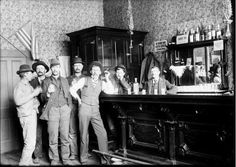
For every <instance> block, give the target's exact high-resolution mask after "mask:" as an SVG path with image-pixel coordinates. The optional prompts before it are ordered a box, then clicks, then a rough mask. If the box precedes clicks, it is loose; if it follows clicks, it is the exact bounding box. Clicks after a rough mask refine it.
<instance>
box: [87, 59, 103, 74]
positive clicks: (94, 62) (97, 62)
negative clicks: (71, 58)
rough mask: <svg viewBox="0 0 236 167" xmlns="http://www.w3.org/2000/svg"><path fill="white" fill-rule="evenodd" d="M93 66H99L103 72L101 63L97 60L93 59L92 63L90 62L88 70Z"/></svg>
mask: <svg viewBox="0 0 236 167" xmlns="http://www.w3.org/2000/svg"><path fill="white" fill-rule="evenodd" d="M93 66H98V67H99V68H100V70H101V72H103V67H102V64H101V63H100V62H99V61H93V62H92V63H90V65H89V72H90V71H91V69H92V67H93Z"/></svg>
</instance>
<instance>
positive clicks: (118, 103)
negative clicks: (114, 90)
mask: <svg viewBox="0 0 236 167" xmlns="http://www.w3.org/2000/svg"><path fill="white" fill-rule="evenodd" d="M100 104H101V113H102V115H103V117H104V122H105V126H107V131H108V134H110V135H111V134H112V135H114V136H115V142H116V143H117V146H118V147H117V149H116V153H117V154H119V155H122V156H126V157H129V158H134V159H139V160H143V161H146V162H150V163H152V164H176V165H178V164H200V165H202V164H203V165H208V164H211V165H212V164H213V165H214V164H215V165H219V164H221V165H227V166H228V165H230V166H233V164H234V123H235V122H234V121H235V119H234V118H235V117H234V96H230V95H222V94H212V95H187V94H182V95H107V94H102V95H101V97H100ZM107 118H109V120H110V121H106V120H108V119H107ZM107 122H108V123H107Z"/></svg>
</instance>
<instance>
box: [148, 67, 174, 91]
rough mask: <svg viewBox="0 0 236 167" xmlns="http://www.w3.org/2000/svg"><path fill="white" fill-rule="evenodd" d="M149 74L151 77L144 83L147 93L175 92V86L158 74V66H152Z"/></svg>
mask: <svg viewBox="0 0 236 167" xmlns="http://www.w3.org/2000/svg"><path fill="white" fill-rule="evenodd" d="M151 76H152V77H151V79H150V80H148V81H147V82H146V83H145V87H146V90H147V92H148V94H155V95H164V94H176V93H177V87H176V86H175V85H173V84H171V83H170V82H169V81H167V80H166V79H165V78H163V77H161V76H160V69H159V67H158V66H154V67H152V69H151Z"/></svg>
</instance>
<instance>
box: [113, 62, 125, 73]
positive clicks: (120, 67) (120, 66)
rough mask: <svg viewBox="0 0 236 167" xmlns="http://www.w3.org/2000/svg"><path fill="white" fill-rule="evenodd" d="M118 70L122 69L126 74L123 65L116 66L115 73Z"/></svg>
mask: <svg viewBox="0 0 236 167" xmlns="http://www.w3.org/2000/svg"><path fill="white" fill-rule="evenodd" d="M118 69H122V70H123V71H124V72H126V68H125V66H124V65H123V64H120V65H117V66H116V67H115V71H117V70H118Z"/></svg>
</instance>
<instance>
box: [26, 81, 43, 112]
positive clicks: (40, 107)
mask: <svg viewBox="0 0 236 167" xmlns="http://www.w3.org/2000/svg"><path fill="white" fill-rule="evenodd" d="M46 78H47V77H46ZM46 78H45V79H46ZM29 83H30V85H31V86H32V87H33V88H34V89H35V88H37V87H39V86H40V87H42V83H41V84H40V83H39V80H38V77H35V78H34V79H32V80H31V81H30V82H29ZM37 98H38V101H39V103H40V105H39V107H38V109H39V116H40V115H41V114H42V109H43V106H44V102H43V101H42V99H41V93H40V94H39V95H38V96H37Z"/></svg>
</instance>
